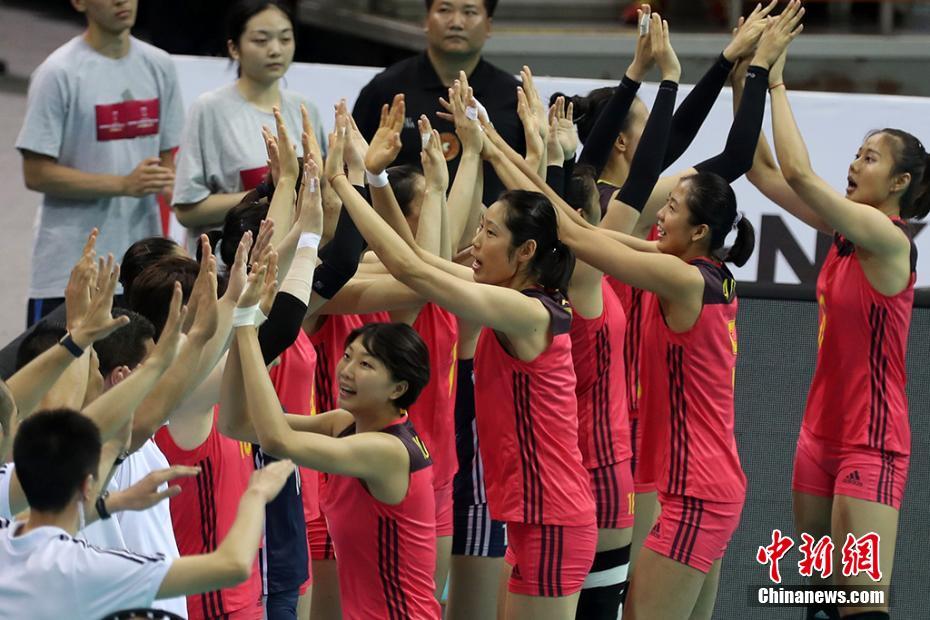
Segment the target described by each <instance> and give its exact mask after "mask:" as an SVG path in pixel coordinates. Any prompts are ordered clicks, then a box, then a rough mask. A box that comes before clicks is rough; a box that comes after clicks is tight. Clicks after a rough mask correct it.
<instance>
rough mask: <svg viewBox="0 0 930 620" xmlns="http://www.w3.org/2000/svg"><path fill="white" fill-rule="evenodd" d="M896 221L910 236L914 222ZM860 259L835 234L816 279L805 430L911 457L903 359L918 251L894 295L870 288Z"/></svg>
mask: <svg viewBox="0 0 930 620" xmlns="http://www.w3.org/2000/svg"><path fill="white" fill-rule="evenodd" d="M894 222H895V224H897V225H898V226H899V227H900V228H901V229H902V230H904V232H905V233H906V234H907V235H908V238H910V236H911V234H910V230H909V226H908V224H907V223H905V222H904V221H902V220H900V219H897V218H895V219H894ZM856 253H857V248H856V246H855V245H853V244H852V242H851V241H849V240H848V239H846V238H845V237H843V236H842V235H839V234H837V235H836V236H835V237H834V241H833V247H831V248H830V252H829V253H828V254H827V258H826V260H825V261H824V264H823V267H822V268H821V269H820V275H819V277H818V278H817V300H818V301H819V306H820V329H819V331H818V344H819V349H818V351H817V367H816V370H815V371H814V378H813V381H812V382H811V389H810V392H809V394H808V396H807V408H806V409H805V411H804V422H803V424H802V428H803V429H804V430H806V431H808V432H810V433H812V434H813V435H815V436H817V437H820V438H822V439H827V440H830V441H834V442H840V443H843V444H845V445H849V446H863V447H866V446H867V447H869V448H875V449H878V450H881V451H883V452H895V453H898V454H910V451H911V430H910V423H909V421H908V408H907V394H906V393H905V385H906V383H907V369H906V365H905V354H906V352H907V333H908V330H909V328H910V324H911V307H912V306H913V303H914V282H915V281H916V279H917V275H916V268H917V247H916V246H915V245H914V242H913V240H911V254H910V268H911V276H910V279H909V280H908V283H907V286H906V287H905V289H904V290H903V291H901V292H900V293H898V294H897V295H894V296H893V297H886V296H884V295H882V294H881V293H879V292H878V291H876V290H875V289H874V288H872V285H871V284H869V281H868V279H867V278H866V276H865V273H864V272H863V271H862V265H860V264H859V259H858V257H857V255H856Z"/></svg>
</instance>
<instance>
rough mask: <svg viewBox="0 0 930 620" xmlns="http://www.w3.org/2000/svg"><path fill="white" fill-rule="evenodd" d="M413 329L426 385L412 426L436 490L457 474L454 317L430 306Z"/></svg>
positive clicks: (412, 410)
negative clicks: (423, 351)
mask: <svg viewBox="0 0 930 620" xmlns="http://www.w3.org/2000/svg"><path fill="white" fill-rule="evenodd" d="M413 328H414V329H415V330H417V333H418V334H420V337H421V338H423V341H424V342H425V343H426V346H427V348H428V349H429V368H430V373H429V383H427V384H426V387H425V388H424V389H423V392H421V393H420V396H419V398H417V402H415V403H414V404H413V405H411V407H410V411H409V413H410V421H411V422H413V424H414V426H416V428H417V431H418V432H419V433H420V438H421V439H423V442H424V443H425V444H426V447H427V449H428V450H429V452H430V456H431V457H432V459H433V483H434V484H435V485H436V488H437V489H438V488H441V487H442V486H443V485H444V484H446V483H447V482H449V481H450V480H452V478H453V477H454V476H455V472H456V470H458V460H457V459H456V453H455V383H456V375H457V373H456V369H457V368H458V364H457V363H456V348H457V346H458V339H459V325H458V321H457V320H456V318H455V315H454V314H452V313H451V312H449V311H447V310H443V309H442V308H440V307H439V306H437V305H436V304H433V303H428V304H426V305H424V306H423V308H422V309H421V310H420V314H419V315H418V316H417V320H416V321H414V322H413Z"/></svg>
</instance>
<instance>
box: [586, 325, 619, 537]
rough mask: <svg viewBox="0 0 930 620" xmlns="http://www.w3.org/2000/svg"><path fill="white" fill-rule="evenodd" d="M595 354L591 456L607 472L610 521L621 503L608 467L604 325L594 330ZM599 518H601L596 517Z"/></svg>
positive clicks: (611, 439) (607, 343) (609, 441)
mask: <svg viewBox="0 0 930 620" xmlns="http://www.w3.org/2000/svg"><path fill="white" fill-rule="evenodd" d="M594 348H595V355H596V358H597V362H596V372H597V379H596V380H595V382H594V391H593V393H592V405H593V409H594V411H593V416H592V418H593V422H594V453H595V457H596V458H597V465H598V467H599V468H607V469H610V472H605V474H604V482H605V483H606V488H607V494H608V496H609V498H610V501H609V502H608V504H607V506H610V507H611V509H610V511H609V514H608V515H604V518H605V520H607V521H608V522H610V521H612V520H613V519H615V517H616V513H617V511H619V510H620V502H619V501H618V500H617V499H616V498H619V496H620V484H619V482H618V481H617V477H616V476H615V475H614V472H613V468H612V467H608V466H609V465H613V464H614V463H616V462H617V458H616V454H615V452H614V437H613V434H614V431H613V425H612V424H611V419H610V414H611V407H610V359H611V357H610V355H611V346H610V327H609V326H608V324H607V323H604V325H603V326H602V327H601V329H599V330H597V332H596V333H595V340H594ZM598 516H599V517H600V516H601V515H598Z"/></svg>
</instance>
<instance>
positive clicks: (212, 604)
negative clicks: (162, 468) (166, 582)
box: [196, 459, 225, 618]
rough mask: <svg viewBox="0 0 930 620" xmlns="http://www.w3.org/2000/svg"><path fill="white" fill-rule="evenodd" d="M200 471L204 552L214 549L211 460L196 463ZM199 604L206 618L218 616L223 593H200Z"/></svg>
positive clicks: (201, 530)
mask: <svg viewBox="0 0 930 620" xmlns="http://www.w3.org/2000/svg"><path fill="white" fill-rule="evenodd" d="M197 467H199V468H200V473H199V474H197V478H196V480H197V501H198V502H199V504H200V536H201V542H202V543H203V548H204V550H205V552H206V553H210V552H212V551H215V550H216V547H217V542H216V499H215V495H214V493H215V489H216V486H215V484H214V479H213V461H211V460H210V459H203V460H201V461H200V462H199V463H197ZM200 604H201V606H202V609H203V615H204V617H206V618H212V617H214V616H220V615H222V614H223V613H225V611H224V608H223V595H222V593H221V591H219V590H213V591H212V592H204V593H203V594H201V595H200Z"/></svg>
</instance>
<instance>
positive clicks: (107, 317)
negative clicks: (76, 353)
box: [71, 254, 129, 349]
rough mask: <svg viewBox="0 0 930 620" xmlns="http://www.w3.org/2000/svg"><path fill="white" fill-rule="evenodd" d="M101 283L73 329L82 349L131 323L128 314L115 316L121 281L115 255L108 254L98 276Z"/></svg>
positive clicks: (76, 341)
mask: <svg viewBox="0 0 930 620" xmlns="http://www.w3.org/2000/svg"><path fill="white" fill-rule="evenodd" d="M97 281H98V282H99V283H100V284H98V286H97V287H96V289H95V290H94V292H93V293H92V295H91V299H90V304H89V306H88V309H87V312H86V314H85V315H84V317H83V319H81V321H80V322H77V323H76V324H75V326H74V329H73V330H71V337H72V339H73V340H74V342H75V344H77V345H78V346H79V347H81V348H82V349H86V348H87V347H89V346H90V345H91V344H93V343H94V342H96V341H98V340H102V339H103V338H106V337H107V336H109V335H110V334H112V333H113V332H115V331H116V330H117V329H119V328H120V327H123V326H124V325H126V324H127V323H129V317H128V316H120V317H116V318H113V315H112V314H111V311H112V309H113V294H114V293H115V292H116V284H117V282H118V281H119V265H117V264H116V261H114V260H113V255H112V254H110V255H108V256H107V260H106V263H105V264H104V267H103V269H102V270H101V273H100V275H99V276H98V278H97Z"/></svg>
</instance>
